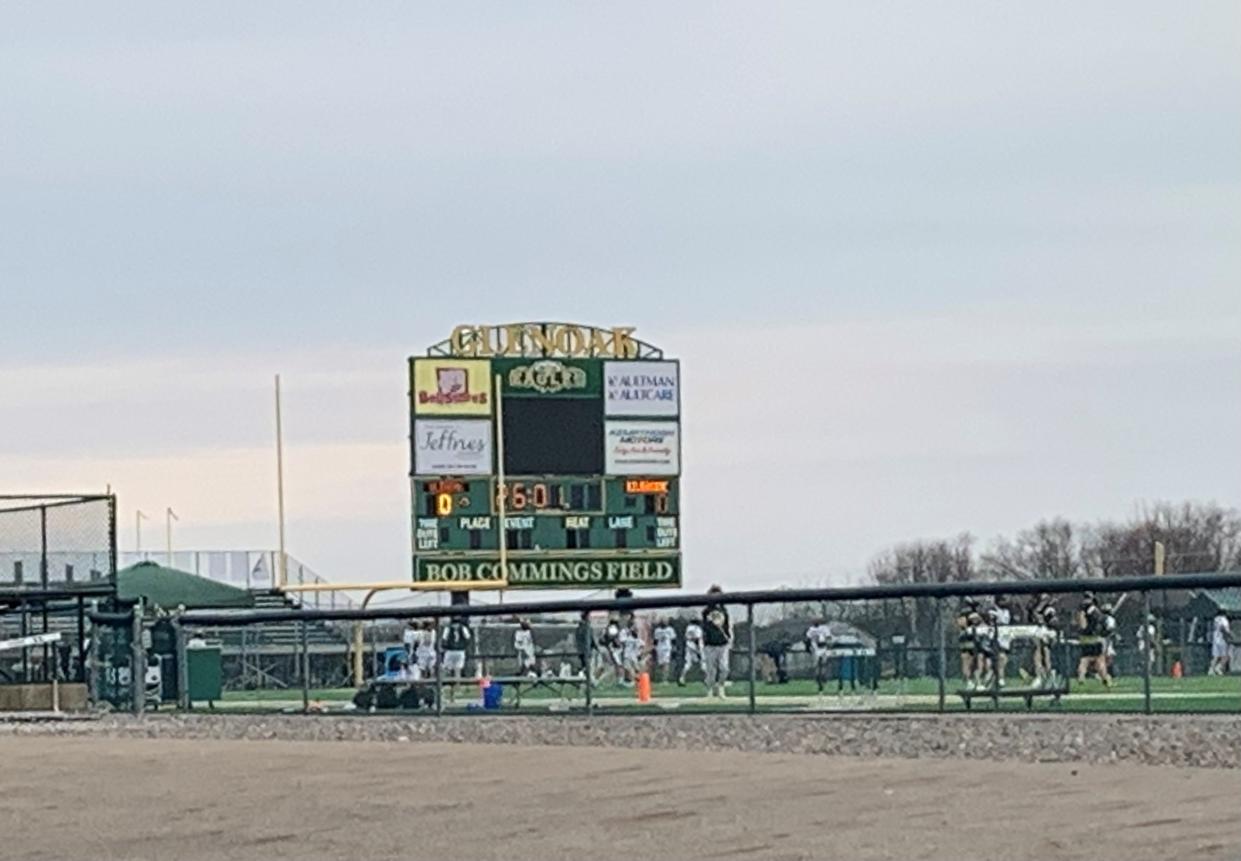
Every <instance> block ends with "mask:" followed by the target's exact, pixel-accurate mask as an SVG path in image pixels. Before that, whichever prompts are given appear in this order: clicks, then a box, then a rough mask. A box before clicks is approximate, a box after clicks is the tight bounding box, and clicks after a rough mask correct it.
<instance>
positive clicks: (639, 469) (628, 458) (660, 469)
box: [604, 421, 681, 475]
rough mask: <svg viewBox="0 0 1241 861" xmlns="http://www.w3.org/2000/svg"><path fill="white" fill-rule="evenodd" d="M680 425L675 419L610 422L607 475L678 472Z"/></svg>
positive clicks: (605, 450)
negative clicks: (665, 420)
mask: <svg viewBox="0 0 1241 861" xmlns="http://www.w3.org/2000/svg"><path fill="white" fill-rule="evenodd" d="M680 453H681V440H680V425H678V424H677V423H676V422H641V421H628V422H612V421H610V422H607V424H606V431H605V433H604V461H605V462H604V469H605V470H606V472H607V474H608V475H678V474H679V473H680V471H681V458H680Z"/></svg>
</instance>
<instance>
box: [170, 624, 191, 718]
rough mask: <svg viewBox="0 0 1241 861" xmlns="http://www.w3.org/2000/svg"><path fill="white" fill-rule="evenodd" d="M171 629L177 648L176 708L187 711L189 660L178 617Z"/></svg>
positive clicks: (183, 630)
mask: <svg viewBox="0 0 1241 861" xmlns="http://www.w3.org/2000/svg"><path fill="white" fill-rule="evenodd" d="M172 630H173V632H174V633H175V634H176V648H177V658H176V667H177V708H179V709H182V710H183V711H188V710H189V708H190V662H189V655H188V654H187V652H186V648H185V628H184V626H182V624H181V620H180V619H173V620H172Z"/></svg>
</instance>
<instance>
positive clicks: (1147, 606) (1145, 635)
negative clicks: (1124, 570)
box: [1140, 592, 1155, 714]
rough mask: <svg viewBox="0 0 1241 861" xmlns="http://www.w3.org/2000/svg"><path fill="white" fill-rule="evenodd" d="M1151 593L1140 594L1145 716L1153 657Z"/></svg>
mask: <svg viewBox="0 0 1241 861" xmlns="http://www.w3.org/2000/svg"><path fill="white" fill-rule="evenodd" d="M1150 617H1151V593H1150V592H1143V593H1142V627H1141V631H1142V640H1143V641H1145V643H1146V649H1145V650H1144V652H1143V654H1142V655H1140V657H1141V659H1142V708H1143V710H1144V711H1145V712H1146V714H1150V713H1151V659H1152V658H1153V657H1154V656H1155V643H1154V640H1155V638H1154V637H1152V636H1151V631H1150Z"/></svg>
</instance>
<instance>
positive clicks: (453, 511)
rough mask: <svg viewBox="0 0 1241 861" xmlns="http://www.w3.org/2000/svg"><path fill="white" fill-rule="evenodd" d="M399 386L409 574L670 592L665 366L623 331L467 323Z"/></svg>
mask: <svg viewBox="0 0 1241 861" xmlns="http://www.w3.org/2000/svg"><path fill="white" fill-rule="evenodd" d="M409 379H410V444H411V445H410V448H411V453H410V476H411V479H410V480H411V491H412V493H411V495H412V531H413V576H414V580H415V581H418V582H422V583H426V584H428V585H431V584H434V583H444V584H445V586H446V587H447V586H448V585H450V584H451V585H454V586H456V587H458V588H459V587H460V585H461V584H463V583H464V584H468V583H470V582H482V581H492V582H494V581H506V582H507V588H514V589H520V588H531V589H549V588H578V589H595V588H619V587H622V586H624V587H643V588H649V587H675V586H679V585H680V582H681V554H680V546H681V544H680V471H681V467H680V464H681V434H680V430H681V428H680V414H681V409H680V405H681V401H680V365H679V363H678V362H677V361H675V360H670V359H665V358H664V356H663V352H662V351H661V350H659V349H657V348H655V347H652V346H651V345H649V344H646V343H644V342H642V341H639V340H638V339H636V338H635V337H634V336H633V330H632V329H631V328H627V327H621V328H613V329H599V328H595V327H590V326H579V325H575V324H568V323H515V324H509V325H504V326H468V325H467V326H458V327H457V328H456V329H455V330H453V333H452V336H451V337H450V338H448V339H447V340H445V341H443V342H441V343H439V344H437V345H435V346H433V347H431V348H430V349H429V350H428V351H427V355H425V356H416V357H413V358H411V359H410V360H409Z"/></svg>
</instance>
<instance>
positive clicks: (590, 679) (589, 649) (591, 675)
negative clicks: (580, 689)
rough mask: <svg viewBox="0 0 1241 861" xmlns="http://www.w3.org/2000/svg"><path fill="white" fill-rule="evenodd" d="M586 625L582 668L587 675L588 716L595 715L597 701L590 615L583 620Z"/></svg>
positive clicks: (593, 642)
mask: <svg viewBox="0 0 1241 861" xmlns="http://www.w3.org/2000/svg"><path fill="white" fill-rule="evenodd" d="M583 624H585V625H586V661H585V662H586V666H585V667H583V668H582V670H583V672H585V674H586V714H588V715H589V714H594V712H595V700H594V687H595V629H594V628H592V627H591V624H590V615H589V614H587V616H586V618H585V619H583Z"/></svg>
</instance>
